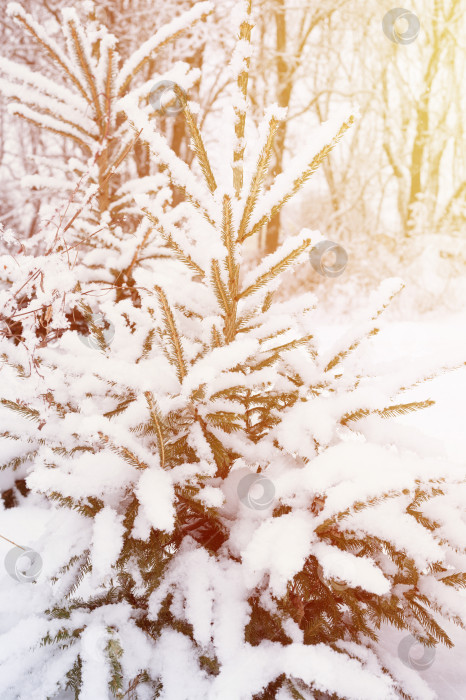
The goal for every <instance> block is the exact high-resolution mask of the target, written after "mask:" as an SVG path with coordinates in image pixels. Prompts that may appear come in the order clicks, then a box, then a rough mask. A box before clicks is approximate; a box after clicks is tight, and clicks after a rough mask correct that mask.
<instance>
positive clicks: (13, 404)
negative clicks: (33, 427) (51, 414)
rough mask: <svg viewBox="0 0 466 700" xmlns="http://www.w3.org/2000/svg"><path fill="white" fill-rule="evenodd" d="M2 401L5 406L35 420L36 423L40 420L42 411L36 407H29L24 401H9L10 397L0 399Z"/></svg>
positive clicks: (28, 418)
mask: <svg viewBox="0 0 466 700" xmlns="http://www.w3.org/2000/svg"><path fill="white" fill-rule="evenodd" d="M0 403H1V404H2V405H3V406H5V408H9V409H10V410H11V411H15V412H16V413H19V414H20V415H21V416H23V418H27V420H31V421H34V422H35V423H38V422H39V420H40V413H39V411H37V410H36V409H35V408H29V406H26V405H25V404H23V403H19V402H17V401H9V400H8V399H0Z"/></svg>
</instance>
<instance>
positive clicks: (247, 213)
mask: <svg viewBox="0 0 466 700" xmlns="http://www.w3.org/2000/svg"><path fill="white" fill-rule="evenodd" d="M278 124H279V122H278V120H277V119H276V118H275V117H272V118H271V120H270V122H269V131H268V135H267V140H266V143H265V146H264V148H263V149H262V152H261V154H260V156H259V159H258V161H257V165H256V170H255V173H254V175H253V178H252V181H251V186H250V188H249V193H248V197H247V199H246V204H245V206H244V210H243V215H242V217H241V223H240V225H239V229H238V242H239V243H242V242H243V240H244V239H245V237H246V230H247V227H248V226H249V223H250V220H251V214H252V212H253V211H254V207H255V206H256V203H257V199H258V197H259V193H260V190H261V188H262V184H263V182H264V179H265V176H266V174H267V171H268V168H269V165H270V158H271V156H272V147H273V141H274V137H275V134H276V131H277V128H278Z"/></svg>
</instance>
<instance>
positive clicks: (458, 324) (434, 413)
mask: <svg viewBox="0 0 466 700" xmlns="http://www.w3.org/2000/svg"><path fill="white" fill-rule="evenodd" d="M344 330H346V328H345V327H344V326H341V325H335V324H333V325H327V326H323V327H322V328H321V329H320V332H319V334H318V336H319V340H320V342H321V343H322V344H323V345H327V344H330V343H331V342H332V341H333V340H334V339H335V338H336V337H338V335H339V334H340V333H341V332H342V331H344ZM371 343H372V344H373V347H374V355H375V356H376V358H377V362H384V361H395V362H396V361H399V362H400V363H402V362H406V361H408V360H409V361H411V360H414V361H415V360H416V359H417V358H419V360H425V359H426V358H429V357H434V358H435V359H436V360H438V363H439V366H441V365H442V364H443V363H445V364H449V360H450V359H451V358H453V357H454V358H456V357H458V351H459V350H461V349H462V348H463V349H464V361H465V362H466V313H457V314H453V315H445V316H444V317H441V316H440V315H439V318H438V319H436V320H429V321H420V320H416V321H405V322H390V323H387V324H386V325H385V326H384V327H383V328H382V329H381V331H380V333H379V335H378V336H377V337H376V338H374V339H373V340H372V341H371ZM404 398H405V399H406V400H409V401H422V400H424V399H432V400H434V401H435V404H434V405H433V406H431V407H430V408H426V409H424V410H422V411H419V412H416V413H412V414H410V415H406V416H400V417H398V418H397V419H396V420H397V422H399V423H403V424H404V425H407V426H411V427H413V428H415V429H418V430H422V432H423V433H425V434H426V436H427V437H428V438H429V439H434V440H438V441H440V442H442V443H443V448H444V450H445V451H446V453H447V454H448V456H449V458H450V459H451V460H452V461H462V462H464V460H466V410H465V406H466V366H463V367H461V368H459V369H457V370H455V371H448V372H444V373H442V374H441V375H440V376H438V377H436V378H435V379H432V380H431V381H430V382H427V383H426V384H422V385H420V386H418V387H415V388H413V389H411V390H409V392H406V393H405V394H404ZM464 595H465V596H466V591H464ZM448 633H449V634H450V636H451V638H452V639H453V641H454V642H455V645H456V646H455V647H454V648H453V649H447V648H445V647H443V646H438V647H437V648H436V650H435V654H434V655H432V654H430V655H429V654H428V653H426V654H425V650H424V649H423V648H422V647H421V646H420V645H416V646H414V645H413V647H412V655H411V658H412V659H413V661H414V663H416V661H418V663H419V665H422V660H423V659H425V665H426V667H427V668H426V669H425V670H422V671H419V673H420V675H421V676H422V678H423V679H424V680H425V681H426V682H427V683H428V684H429V686H430V687H431V688H432V689H433V690H434V691H435V692H436V693H437V696H438V698H439V700H465V699H466V664H465V663H464V659H465V657H466V632H464V631H463V630H461V629H459V628H458V627H456V626H455V625H453V624H452V625H451V626H450V627H449V628H448ZM403 637H406V633H405V632H404V633H401V634H400V633H397V632H396V631H393V630H386V631H385V634H384V643H385V645H386V648H387V649H389V650H390V651H392V653H393V651H394V650H396V649H397V646H398V644H399V643H400V640H401V639H403Z"/></svg>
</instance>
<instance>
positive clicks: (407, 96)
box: [0, 0, 466, 317]
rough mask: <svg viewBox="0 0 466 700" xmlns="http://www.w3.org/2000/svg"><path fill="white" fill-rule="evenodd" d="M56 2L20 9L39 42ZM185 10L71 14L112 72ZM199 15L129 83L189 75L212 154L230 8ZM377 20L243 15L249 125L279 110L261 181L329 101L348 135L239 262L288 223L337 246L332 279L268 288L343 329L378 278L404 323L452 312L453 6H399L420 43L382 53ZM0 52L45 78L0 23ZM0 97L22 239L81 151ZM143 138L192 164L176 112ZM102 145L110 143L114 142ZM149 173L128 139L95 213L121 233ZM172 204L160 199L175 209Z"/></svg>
mask: <svg viewBox="0 0 466 700" xmlns="http://www.w3.org/2000/svg"><path fill="white" fill-rule="evenodd" d="M68 4H69V0H23V2H22V5H23V7H24V8H25V9H26V10H27V11H28V12H31V13H32V14H33V15H34V16H35V18H36V19H38V20H39V21H40V22H41V23H42V24H43V25H44V26H45V27H46V29H47V32H48V35H49V36H50V37H52V38H53V37H54V36H55V35H57V36H58V34H59V23H60V10H61V8H62V7H65V6H67V5H68ZM194 4H195V3H194V2H191V1H190V0H164V2H154V0H99V1H97V2H95V3H92V2H89V1H87V0H85V1H84V2H77V3H73V5H74V7H76V9H78V11H79V12H80V13H81V14H82V16H83V17H84V16H85V15H88V16H90V17H91V18H96V19H98V20H99V21H101V22H102V23H104V24H105V25H106V26H107V28H108V29H109V30H110V31H111V33H113V34H114V35H115V36H116V38H117V39H118V50H119V54H120V56H121V57H122V59H123V60H124V59H125V58H127V57H128V56H129V55H130V54H131V53H132V52H134V51H135V50H136V49H137V48H138V46H140V45H141V44H142V43H143V41H145V40H146V39H148V38H149V37H150V36H151V35H153V34H154V32H155V31H156V30H157V28H158V27H160V26H161V25H162V24H163V23H164V22H166V21H168V20H169V19H171V18H172V17H174V16H175V15H177V14H179V13H180V12H181V11H182V10H185V9H187V8H189V7H190V6H192V5H194ZM215 5H216V9H215V12H214V13H213V14H212V15H211V16H209V17H208V18H207V19H206V20H204V21H202V22H201V23H199V24H198V25H196V27H195V28H194V30H193V31H192V33H184V34H182V35H181V36H180V37H179V38H178V39H176V40H175V41H172V42H171V43H170V45H169V46H167V48H165V49H164V50H163V51H162V52H161V53H160V54H159V58H158V59H157V65H154V64H153V62H151V61H149V62H148V63H147V65H145V67H144V69H143V70H142V71H141V74H140V76H139V80H140V82H141V83H143V82H145V81H147V80H150V79H151V77H152V75H154V74H160V73H163V72H164V71H166V70H168V69H169V68H170V67H171V66H173V65H174V63H176V62H177V61H183V62H185V63H187V64H189V66H190V68H191V69H194V70H195V69H199V72H198V73H197V72H195V73H193V75H197V79H196V80H195V81H194V82H193V85H192V88H191V89H190V90H189V97H190V98H191V99H192V100H194V101H196V102H198V103H199V105H200V115H199V116H200V125H201V128H202V130H203V133H204V135H205V141H206V143H207V146H210V152H211V153H212V152H213V153H214V158H215V148H212V145H213V146H215V140H216V138H217V128H216V124H217V123H218V122H217V119H218V115H219V108H220V107H221V106H222V105H224V103H225V100H226V99H227V97H228V95H229V90H230V89H231V78H230V72H229V71H228V70H227V65H228V61H229V58H230V56H231V52H232V47H233V44H234V40H235V37H234V35H233V34H232V26H233V25H234V22H233V21H232V17H234V13H235V2H234V0H215ZM392 8H393V4H392V0H375V1H374V2H371V3H367V2H363V0H319V1H318V2H315V1H313V0H255V2H254V3H253V12H254V16H255V21H256V27H255V29H254V36H253V44H254V46H255V47H256V48H255V53H254V57H253V64H252V70H251V77H252V82H251V84H250V98H251V100H252V103H253V107H254V112H255V113H256V114H257V121H259V118H260V117H261V115H262V114H263V112H264V109H265V108H266V107H267V105H269V104H270V103H271V102H276V103H278V104H279V105H280V106H282V107H285V108H287V110H288V113H287V118H286V119H285V120H283V121H282V123H281V124H280V127H279V132H278V138H277V139H276V144H275V151H274V169H275V171H276V172H278V171H280V170H281V168H282V164H284V163H286V162H287V159H289V158H290V157H292V156H293V155H295V154H296V153H299V149H300V144H301V143H303V141H305V140H307V139H309V138H312V129H313V127H315V126H317V125H318V124H319V123H321V122H323V121H325V120H327V119H328V117H329V116H330V115H331V113H332V110H333V108H334V107H336V106H339V105H341V104H342V103H344V104H349V105H351V106H352V107H354V108H355V109H359V115H360V116H359V119H358V120H357V122H356V124H355V126H354V127H353V128H352V129H351V130H350V132H349V133H348V134H347V135H346V136H345V138H344V139H343V141H342V142H341V144H340V145H339V146H338V148H337V149H335V151H333V153H332V154H331V155H330V156H329V158H328V159H326V161H324V164H323V167H322V168H321V170H320V171H319V172H318V173H316V174H315V175H314V176H313V179H312V180H311V182H309V183H308V184H307V185H306V187H305V188H304V190H303V192H302V193H301V194H300V195H299V197H298V198H296V199H295V200H293V203H292V204H290V205H289V206H288V208H287V209H285V211H284V213H282V215H281V218H278V217H277V218H275V220H273V221H271V222H270V224H269V225H268V227H267V228H266V229H264V230H263V231H262V233H261V236H260V238H259V243H257V242H256V240H255V242H254V246H255V247H254V248H251V250H250V255H251V264H254V263H255V262H257V261H258V260H260V258H261V257H262V256H263V255H264V254H266V253H268V252H271V251H273V250H274V249H275V247H276V245H277V242H278V241H279V240H282V239H283V238H285V237H286V236H287V235H289V234H295V233H297V232H299V230H300V229H301V228H303V227H308V228H311V229H319V230H320V231H321V232H322V234H323V235H324V236H325V237H326V238H327V239H329V240H331V241H335V242H337V243H339V244H340V245H342V246H343V247H344V248H345V249H346V251H347V253H348V256H349V262H348V265H347V267H346V269H345V271H344V273H343V274H342V275H341V276H339V277H336V278H325V277H322V276H320V275H319V274H317V273H316V272H315V271H314V270H313V269H312V266H311V265H310V264H309V265H308V266H302V269H301V270H300V272H299V274H294V275H293V276H290V277H289V278H288V280H287V285H286V288H285V291H284V292H283V293H284V294H292V293H293V292H294V291H296V290H297V289H298V288H300V289H302V288H303V287H308V288H311V289H316V290H318V293H319V298H320V299H321V300H322V305H323V308H324V309H325V310H326V312H331V313H332V315H333V316H332V317H337V316H339V315H340V316H343V317H344V316H345V315H346V313H347V311H348V310H349V309H353V308H354V306H355V305H356V306H357V305H358V303H359V300H360V303H361V304H362V303H364V297H365V292H366V291H367V289H368V288H369V287H370V288H372V287H374V286H375V284H376V283H377V282H378V281H379V280H381V279H383V278H384V277H387V276H393V275H395V276H399V277H402V278H403V279H404V280H405V281H406V283H407V292H406V293H405V294H404V297H403V299H402V300H401V301H400V302H399V303H398V307H397V309H395V313H398V314H400V313H402V314H403V315H404V316H406V314H408V315H409V316H410V317H415V316H416V315H417V314H419V313H425V312H431V311H435V310H436V311H437V312H438V310H439V309H449V310H452V311H456V310H459V309H460V307H461V304H462V299H464V298H465V292H466V281H465V274H464V273H465V270H466V245H465V238H464V227H465V221H466V202H465V195H466V152H465V148H464V131H465V128H466V126H465V124H466V91H465V90H464V74H465V68H466V58H465V47H466V39H465V37H466V32H465V29H466V11H465V9H466V8H465V2H464V0H422V2H410V5H409V8H408V9H409V10H411V11H412V12H413V13H415V14H416V16H417V17H418V18H419V22H420V32H419V35H418V37H417V38H416V40H414V41H412V42H411V43H409V44H406V45H402V44H398V43H395V42H393V41H390V40H389V39H388V38H387V36H386V35H385V34H384V32H383V29H382V20H383V17H384V16H385V15H386V13H387V12H388V11H389V10H391V9H392ZM0 41H1V44H2V54H3V56H4V57H8V58H9V59H10V60H11V61H15V62H19V63H21V64H23V65H25V66H27V67H29V68H30V69H32V70H34V71H38V72H41V73H42V74H43V75H45V76H47V75H49V74H50V75H51V72H53V71H52V69H53V66H51V64H50V61H49V57H48V56H47V55H46V52H44V53H43V54H42V55H41V54H40V52H38V50H37V47H36V46H35V45H32V44H30V42H29V41H28V39H27V38H26V35H25V34H24V33H23V32H22V31H21V30H20V28H18V27H17V26H16V25H15V24H14V23H13V21H11V20H10V19H9V18H8V17H7V16H4V17H3V18H2V19H1V20H0ZM2 60H4V59H2ZM0 69H1V65H0ZM54 79H56V74H54ZM2 85H3V81H0V88H1V87H2ZM0 93H1V97H0V99H1V104H0V185H1V189H0V193H1V194H0V220H1V221H2V222H3V224H4V225H5V226H7V227H11V228H12V229H13V230H14V231H16V233H17V234H19V235H20V236H23V237H26V238H27V237H32V236H34V235H36V234H37V233H39V232H40V228H41V224H42V222H44V221H45V220H47V219H49V218H50V217H51V216H53V214H54V212H55V211H56V209H57V197H58V198H59V200H58V201H60V199H62V200H63V205H64V206H65V205H66V201H67V199H68V198H69V196H70V193H71V192H72V191H73V190H74V188H75V187H76V171H77V170H76V167H75V159H76V157H77V156H79V151H80V149H82V157H83V158H84V159H85V157H86V152H85V147H84V146H82V145H81V144H80V142H79V141H76V140H73V139H71V138H66V137H64V136H63V135H61V134H59V133H54V132H53V130H50V129H48V130H47V129H39V128H37V126H36V125H35V124H33V123H32V122H31V121H30V119H28V116H29V115H28V96H27V94H25V95H24V98H23V99H20V98H15V99H13V104H12V105H10V106H9V107H8V108H7V98H8V102H11V99H10V98H11V95H6V94H5V90H2V89H0ZM49 116H51V117H53V115H49ZM18 117H22V118H18ZM158 126H159V128H160V129H161V130H162V131H163V132H164V133H165V135H166V136H167V137H168V138H169V140H170V143H171V145H172V147H173V149H174V151H175V152H176V153H177V154H179V155H181V157H182V158H183V159H185V160H186V161H187V162H188V163H189V164H191V165H192V167H193V168H194V167H196V166H195V164H194V162H193V161H194V158H193V152H192V151H191V149H190V146H189V136H188V130H187V128H186V125H185V122H184V117H183V114H182V113H179V114H177V115H171V114H167V115H166V117H165V118H160V117H158ZM114 139H115V142H117V141H118V132H116V133H115V135H114ZM39 172H40V173H41V174H40V176H39V175H38V173H39ZM45 172H48V177H45V176H44V173H45ZM154 174H156V166H155V164H154V163H153V162H151V158H150V157H149V153H148V151H147V149H146V148H145V147H144V146H143V145H142V144H141V143H139V142H137V143H136V144H135V146H134V148H133V149H132V150H131V152H130V153H129V154H128V156H127V158H126V159H125V161H124V162H123V163H122V165H121V166H120V168H119V169H118V173H117V174H115V176H114V177H112V179H111V181H110V182H109V183H108V187H107V188H106V191H105V193H104V195H101V196H100V205H101V208H102V211H103V210H104V209H105V211H108V212H109V216H110V217H111V219H112V220H113V221H114V222H117V223H118V225H119V226H121V228H122V230H123V232H126V233H128V235H130V234H131V231H132V230H134V227H135V226H136V225H137V223H138V221H137V219H138V217H140V216H141V214H140V213H139V211H138V209H137V207H134V209H133V210H132V209H131V206H126V208H125V209H124V214H122V206H121V192H122V188H123V189H124V183H125V180H129V179H133V180H134V179H135V178H146V177H148V176H152V175H154ZM117 192H119V195H118V196H119V198H118V197H117V196H116V194H117ZM102 197H104V199H105V201H102ZM182 197H183V194H182V193H181V192H178V191H174V192H173V198H174V201H175V202H179V201H181V200H182Z"/></svg>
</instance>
